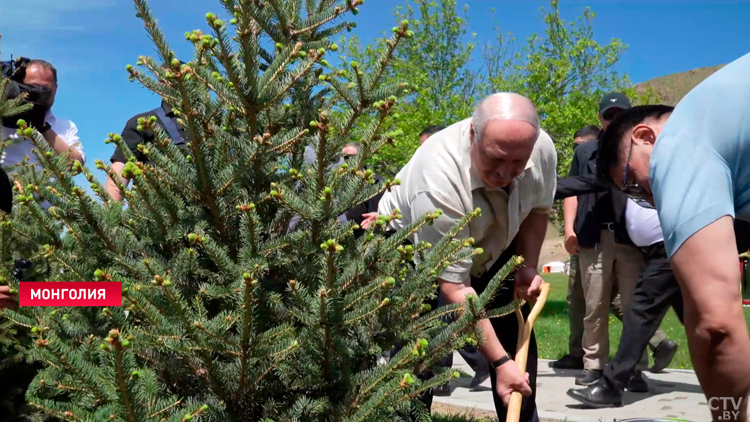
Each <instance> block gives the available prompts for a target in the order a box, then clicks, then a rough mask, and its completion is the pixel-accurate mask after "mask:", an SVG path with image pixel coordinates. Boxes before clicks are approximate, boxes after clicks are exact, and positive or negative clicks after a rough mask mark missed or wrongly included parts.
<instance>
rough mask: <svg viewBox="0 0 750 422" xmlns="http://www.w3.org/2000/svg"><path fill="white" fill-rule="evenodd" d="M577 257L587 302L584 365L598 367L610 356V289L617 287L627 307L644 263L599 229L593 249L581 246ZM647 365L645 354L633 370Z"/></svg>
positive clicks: (634, 250)
mask: <svg viewBox="0 0 750 422" xmlns="http://www.w3.org/2000/svg"><path fill="white" fill-rule="evenodd" d="M578 259H579V262H580V272H581V285H582V287H583V295H584V298H585V302H586V312H585V316H584V318H583V327H584V333H583V350H584V358H583V366H584V368H586V369H600V370H601V369H604V366H605V365H606V363H607V360H608V358H609V309H610V303H611V302H612V297H613V289H615V288H616V287H615V286H617V287H619V290H620V300H621V304H622V308H623V310H628V309H630V307H631V306H632V300H633V293H634V292H635V286H636V284H637V283H638V279H639V277H640V274H641V272H642V271H643V269H644V268H645V262H644V258H643V254H642V253H641V252H640V251H639V250H638V249H637V248H636V247H634V246H631V245H623V244H619V243H615V238H614V233H613V232H611V231H609V230H602V232H601V240H600V243H599V245H597V247H596V248H581V250H580V252H579V256H578ZM646 367H648V355H647V354H646V353H644V355H643V357H642V359H641V362H640V363H639V365H638V367H637V368H636V369H638V370H642V369H645V368H646Z"/></svg>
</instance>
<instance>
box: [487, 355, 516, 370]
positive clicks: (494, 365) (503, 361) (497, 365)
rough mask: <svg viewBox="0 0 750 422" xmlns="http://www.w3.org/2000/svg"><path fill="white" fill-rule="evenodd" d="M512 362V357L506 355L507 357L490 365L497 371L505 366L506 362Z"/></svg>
mask: <svg viewBox="0 0 750 422" xmlns="http://www.w3.org/2000/svg"><path fill="white" fill-rule="evenodd" d="M510 360H512V359H511V358H510V355H505V356H503V357H501V358H500V359H498V360H496V361H494V362H492V363H491V364H490V365H492V369H497V368H498V367H499V366H501V365H503V364H504V363H506V362H508V361H510Z"/></svg>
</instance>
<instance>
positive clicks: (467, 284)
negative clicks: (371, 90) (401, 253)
mask: <svg viewBox="0 0 750 422" xmlns="http://www.w3.org/2000/svg"><path fill="white" fill-rule="evenodd" d="M556 164H557V155H556V153H555V147H554V144H553V143H552V139H550V137H549V135H547V134H546V133H545V132H544V131H542V130H541V129H540V127H539V117H538V115H537V112H536V109H535V107H534V105H533V104H532V103H531V101H529V100H528V99H527V98H525V97H523V96H521V95H518V94H511V93H498V94H493V95H491V96H489V97H487V98H485V99H484V100H482V101H481V102H480V103H479V105H478V106H477V108H476V110H475V111H474V115H473V117H472V118H470V119H466V120H463V121H461V122H458V123H455V124H453V125H452V126H450V127H448V128H446V129H445V130H443V131H441V132H439V133H437V134H435V135H433V136H432V137H431V139H430V148H419V149H418V150H417V152H416V153H415V154H414V156H413V157H412V158H411V160H409V162H408V163H407V164H406V166H405V167H404V168H403V169H402V170H401V171H400V172H399V173H398V175H397V176H396V178H397V179H399V180H400V181H401V184H400V185H399V186H397V187H395V188H393V189H391V190H390V191H389V192H386V193H385V195H384V196H383V198H382V199H381V201H380V203H379V206H378V212H379V213H380V215H389V214H391V213H392V212H393V211H394V210H399V212H400V214H401V215H402V216H403V217H402V219H400V220H395V221H393V222H392V223H391V226H390V227H389V228H390V229H392V230H398V229H401V228H402V227H404V226H406V225H408V224H410V223H411V222H412V221H416V220H417V219H419V218H421V217H422V216H424V215H425V214H427V213H431V212H434V211H435V210H437V209H441V210H442V211H443V214H442V215H441V216H440V217H439V218H438V219H437V220H435V221H434V223H433V224H432V225H425V226H423V227H422V228H421V229H420V230H419V231H418V232H417V233H415V234H414V236H413V238H412V239H410V240H411V241H412V242H414V243H415V244H416V243H418V242H420V241H425V242H429V243H431V244H433V245H434V244H437V243H438V241H439V240H440V239H441V238H442V237H443V236H444V235H445V234H446V233H448V231H449V230H450V229H451V228H452V227H453V225H454V224H455V223H456V222H457V221H458V220H459V219H461V218H462V217H463V216H464V215H465V214H466V213H468V212H470V211H473V210H474V209H476V208H481V210H482V212H481V216H480V217H477V218H475V219H474V220H472V221H471V222H470V224H469V225H468V226H467V227H465V228H464V230H463V231H462V232H461V233H460V234H459V235H458V236H457V238H459V239H466V238H469V237H472V238H474V240H475V246H476V247H481V248H482V249H483V250H484V253H483V254H482V255H480V256H476V257H474V259H473V260H472V259H466V260H463V261H459V262H457V263H454V264H453V265H451V266H450V267H448V268H446V269H445V270H444V271H443V272H442V273H441V274H440V275H439V281H438V282H439V288H440V295H441V296H443V297H444V298H445V299H446V301H447V302H449V303H460V302H464V301H465V300H466V296H467V295H469V294H477V293H478V292H479V293H480V292H481V291H482V290H483V289H484V287H485V286H486V284H487V282H488V281H489V280H490V279H491V278H492V276H493V275H494V274H495V273H496V272H497V271H498V270H499V269H500V268H501V267H502V264H503V263H505V262H507V261H508V260H509V258H510V257H511V256H513V255H514V254H518V255H522V256H523V257H524V258H525V266H524V267H523V268H520V269H519V270H517V271H516V273H515V275H514V279H515V287H516V289H515V290H516V291H518V292H519V294H520V295H521V297H522V298H524V299H527V300H534V299H535V298H536V297H537V296H538V294H539V291H540V286H541V282H542V278H541V277H540V276H539V274H538V273H537V265H538V262H537V261H538V259H539V252H540V249H541V246H542V242H543V240H544V236H545V233H546V230H547V219H548V213H549V212H550V210H551V209H552V203H553V200H554V194H555V187H556V178H557V175H556ZM513 290H514V289H501V291H500V292H499V293H498V295H497V298H496V300H495V302H494V303H493V306H494V305H504V304H507V303H509V302H510V301H511V300H512V299H513ZM525 312H528V306H527V307H526V309H525ZM479 325H480V327H481V330H482V332H483V334H484V342H483V345H482V346H481V347H480V348H479V349H480V352H481V353H482V354H483V355H484V356H485V357H486V358H487V361H488V362H490V364H491V367H492V368H491V371H490V374H491V378H492V389H493V391H494V399H495V408H496V410H497V414H498V417H499V419H500V420H505V414H506V407H507V405H508V401H509V400H510V396H511V393H512V392H514V391H518V392H521V393H522V394H523V395H524V396H526V397H524V400H523V405H522V412H521V420H522V421H535V420H538V416H537V412H536V404H535V400H534V392H535V390H536V389H535V388H534V387H535V381H536V367H537V362H536V356H537V350H536V342H535V341H534V340H533V336H532V344H531V346H530V350H529V363H528V366H527V370H528V374H522V373H521V371H520V370H519V369H518V366H517V365H516V364H515V362H514V361H513V360H512V356H513V355H514V354H515V351H516V341H517V337H518V332H517V331H518V325H517V321H516V317H515V316H514V315H510V316H508V317H505V318H496V319H493V320H492V321H490V320H487V319H485V320H481V321H480V322H479Z"/></svg>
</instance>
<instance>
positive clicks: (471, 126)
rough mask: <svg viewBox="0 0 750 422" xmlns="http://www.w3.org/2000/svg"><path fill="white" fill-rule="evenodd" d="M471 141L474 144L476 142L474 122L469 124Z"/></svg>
mask: <svg viewBox="0 0 750 422" xmlns="http://www.w3.org/2000/svg"><path fill="white" fill-rule="evenodd" d="M469 141H471V143H472V144H473V143H474V122H471V124H470V125H469Z"/></svg>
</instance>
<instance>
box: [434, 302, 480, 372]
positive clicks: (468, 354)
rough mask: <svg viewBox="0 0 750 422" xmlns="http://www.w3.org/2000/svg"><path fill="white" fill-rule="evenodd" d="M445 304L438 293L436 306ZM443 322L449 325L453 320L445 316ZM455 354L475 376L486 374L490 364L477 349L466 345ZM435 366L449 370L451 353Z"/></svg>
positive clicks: (451, 358) (451, 361)
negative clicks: (457, 354)
mask: <svg viewBox="0 0 750 422" xmlns="http://www.w3.org/2000/svg"><path fill="white" fill-rule="evenodd" d="M445 304H446V302H445V300H444V299H443V297H442V296H441V295H440V294H439V293H438V306H444V305H445ZM443 321H444V322H445V323H446V324H450V323H451V322H453V318H451V317H450V316H446V317H445V318H444V319H443ZM457 352H458V353H459V354H460V355H461V357H462V358H464V360H465V361H466V363H468V364H469V366H470V367H471V369H473V370H474V372H476V373H477V374H486V373H488V372H489V370H490V364H489V363H488V362H487V359H485V358H484V355H482V354H481V353H480V352H479V349H477V348H476V347H475V346H472V345H470V344H467V345H466V346H465V347H464V348H463V349H458V350H457ZM436 366H438V367H440V368H446V369H451V368H452V367H453V353H451V354H449V355H448V356H445V357H443V358H442V359H440V362H438V364H437V365H436Z"/></svg>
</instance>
